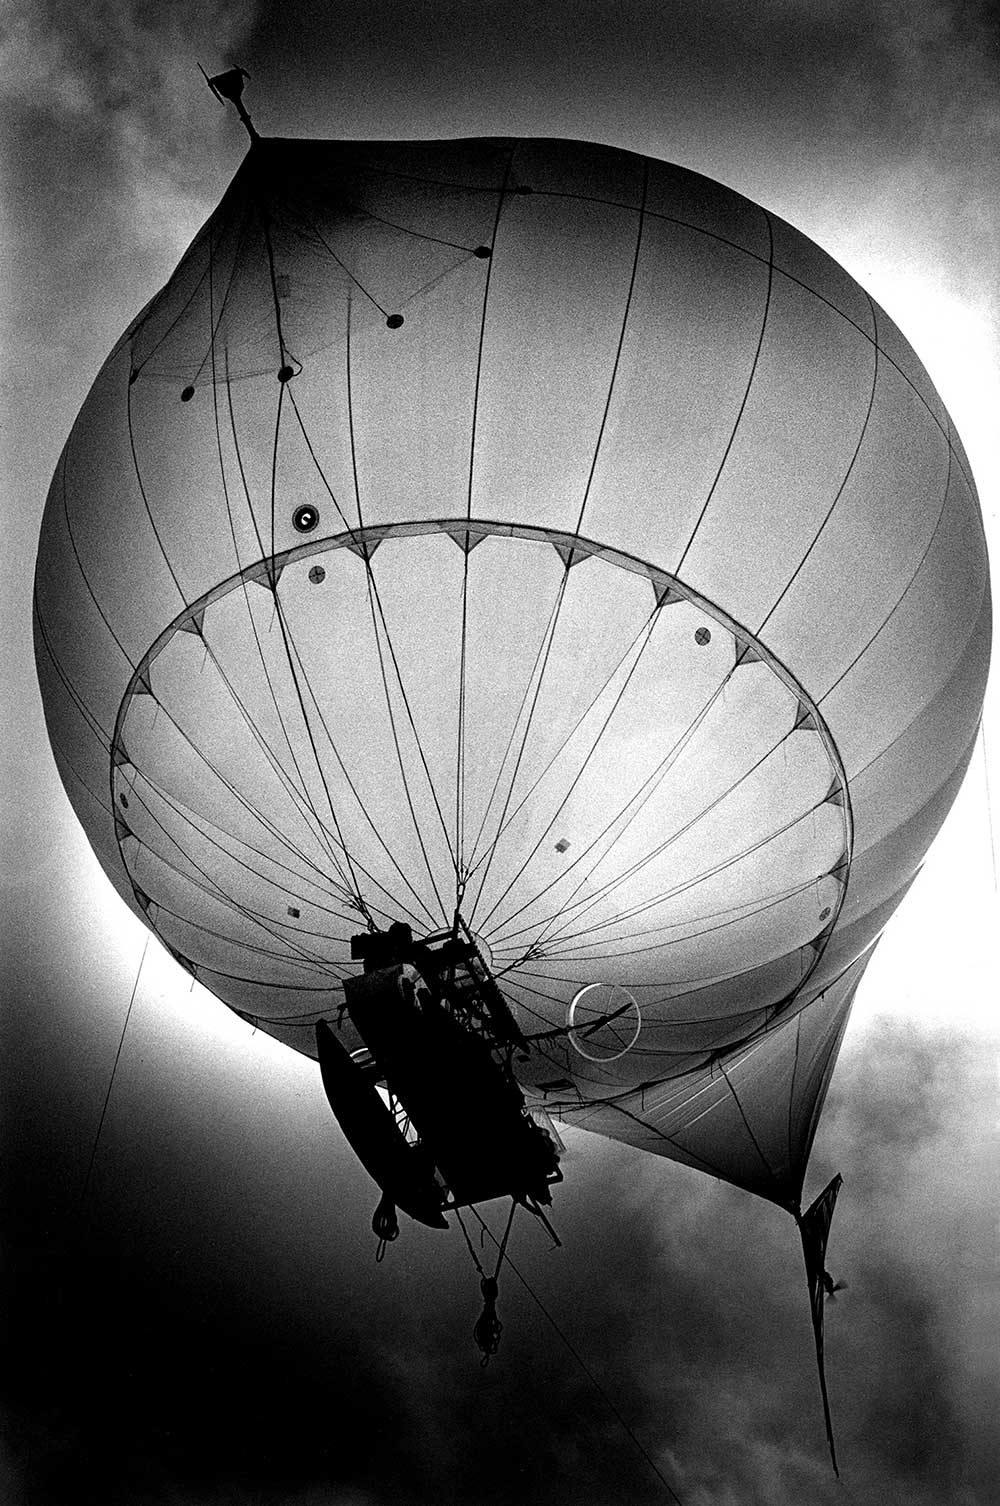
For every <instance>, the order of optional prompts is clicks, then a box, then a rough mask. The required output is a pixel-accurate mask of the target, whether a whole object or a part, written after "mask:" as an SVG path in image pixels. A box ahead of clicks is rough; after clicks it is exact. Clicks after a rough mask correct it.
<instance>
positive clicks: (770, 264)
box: [673, 209, 774, 575]
mask: <svg viewBox="0 0 1000 1506" xmlns="http://www.w3.org/2000/svg"><path fill="white" fill-rule="evenodd" d="M763 214H764V218H765V219H766V221H767V234H768V253H767V295H766V297H765V299H764V314H763V317H762V319H761V322H760V334H759V335H758V337H757V349H756V350H755V351H754V357H753V362H752V364H751V366H750V375H749V376H748V378H747V385H746V391H745V392H744V393H743V401H742V402H741V403H740V406H739V410H738V412H737V414H736V419H735V421H734V423H733V431H732V433H731V434H730V436H729V440H728V443H727V444H726V448H725V449H724V450H723V452H722V459H721V460H720V461H719V468H718V470H717V471H716V473H715V478H714V480H713V481H712V484H711V486H710V487H709V489H708V493H707V495H706V497H705V501H704V503H703V504H702V508H701V512H700V513H699V514H698V516H697V518H696V519H695V523H694V527H693V528H692V530H691V534H690V537H689V538H688V541H687V543H686V544H685V545H684V552H683V553H682V555H681V557H680V559H679V560H678V561H677V568H676V569H675V570H674V572H673V573H674V574H675V575H679V574H680V573H681V570H682V568H683V566H684V561H685V560H686V559H687V557H688V551H689V550H690V548H691V545H692V544H693V543H694V540H695V535H696V534H697V532H698V529H699V528H700V527H701V523H702V519H703V518H704V516H705V514H706V512H707V511H708V506H709V503H710V502H711V500H712V498H713V496H714V495H715V489H716V487H717V486H718V484H719V481H720V479H721V477H722V472H723V470H724V469H725V465H726V461H727V460H728V459H729V452H730V450H731V449H732V447H733V444H734V443H735V441H736V434H737V431H738V429H739V427H740V421H741V419H742V418H743V414H744V411H745V409H746V405H747V402H748V400H749V398H750V389H751V388H752V386H753V382H754V377H755V376H756V375H757V364H758V362H759V361H760V353H761V350H762V349H763V347H764V331H765V330H766V329H767V317H768V313H769V312H770V308H771V288H772V286H773V283H774V228H773V226H772V224H771V216H770V215H769V214H768V212H767V210H766V209H765V210H764V211H763Z"/></svg>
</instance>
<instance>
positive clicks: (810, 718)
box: [792, 701, 829, 798]
mask: <svg viewBox="0 0 1000 1506" xmlns="http://www.w3.org/2000/svg"><path fill="white" fill-rule="evenodd" d="M803 727H804V728H805V729H806V731H807V732H815V731H816V715H815V712H813V711H812V710H811V709H810V707H809V706H807V705H806V703H805V701H799V703H798V705H797V707H796V708H795V722H794V724H793V726H792V731H793V732H798V731H800V730H801V728H803ZM828 798H829V797H828Z"/></svg>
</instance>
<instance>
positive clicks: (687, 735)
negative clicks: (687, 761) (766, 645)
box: [498, 669, 734, 941]
mask: <svg viewBox="0 0 1000 1506" xmlns="http://www.w3.org/2000/svg"><path fill="white" fill-rule="evenodd" d="M733 672H734V671H733V670H732V669H730V670H728V671H727V672H726V674H725V675H724V676H723V678H722V679H721V680H720V681H719V684H718V685H717V686H716V688H715V690H713V692H712V694H711V695H710V696H709V697H708V699H707V700H706V701H704V702H703V704H702V705H701V707H700V708H699V710H698V712H697V714H696V715H695V717H694V718H693V720H692V721H691V722H690V723H689V725H688V726H687V727H686V728H685V729H684V731H683V732H682V733H681V734H680V736H679V737H678V738H677V740H676V741H675V743H674V744H673V746H672V747H671V748H669V749H668V750H667V752H666V753H665V754H664V756H663V758H662V759H661V760H660V762H659V763H658V764H657V766H656V768H655V769H654V770H653V772H652V773H651V774H647V776H646V778H645V779H644V780H643V782H642V784H640V785H639V787H638V789H637V790H636V791H635V792H634V793H633V794H632V795H630V796H629V797H628V799H627V800H626V801H625V803H624V805H622V806H620V807H619V809H618V810H617V811H616V813H615V814H614V815H613V816H612V818H611V820H610V821H608V822H607V823H606V824H605V826H604V827H603V828H602V829H601V831H599V832H598V833H597V836H596V837H594V839H593V841H591V842H590V843H588V845H587V846H586V847H585V848H584V849H583V851H582V852H581V853H580V854H579V855H578V856H577V857H575V858H574V859H573V861H572V863H568V864H567V865H566V867H565V868H564V869H563V870H562V872H561V873H560V874H559V875H558V876H557V877H556V878H554V879H553V880H552V881H551V882H550V883H548V884H546V885H545V886H544V888H542V889H539V890H538V892H537V893H536V894H534V895H532V897H531V898H530V899H529V900H527V901H525V903H524V904H523V905H521V906H520V908H519V909H517V910H514V911H512V912H511V914H510V915H508V916H506V918H505V919H504V920H503V921H502V922H501V923H500V924H501V926H507V925H509V924H510V922H511V921H512V920H515V919H516V918H517V916H518V915H522V914H523V913H524V911H525V910H527V909H529V908H530V906H531V905H533V904H534V903H535V902H536V901H537V900H539V899H541V897H542V895H543V894H547V893H548V892H549V890H551V889H554V888H555V887H556V885H557V884H560V883H561V882H562V881H563V879H564V878H566V877H567V875H568V874H569V873H571V872H572V870H573V869H574V868H576V867H577V866H578V864H580V863H582V862H583V861H584V859H585V858H586V857H587V856H588V854H589V853H591V852H593V850H594V848H595V847H596V846H597V845H598V843H599V842H602V841H603V840H604V838H605V837H606V836H607V835H608V834H609V832H611V831H612V830H613V828H614V827H615V826H616V825H617V823H618V822H619V821H620V820H621V819H622V817H623V816H624V815H625V813H626V811H627V810H628V808H629V806H630V805H635V809H634V810H633V812H632V814H631V815H630V816H629V817H628V820H627V821H626V822H625V824H624V826H623V827H622V829H621V831H620V832H619V833H618V835H617V836H616V837H615V838H614V840H613V841H612V842H611V844H610V845H609V846H608V848H607V850H606V851H605V852H604V853H602V854H601V856H600V857H599V858H598V859H597V861H596V862H595V863H594V864H593V866H592V867H591V868H590V869H589V870H588V871H587V872H586V873H585V874H584V875H583V877H582V878H581V880H580V882H579V883H578V884H577V886H576V888H575V889H573V890H572V891H571V892H570V895H569V897H568V899H567V900H566V902H565V903H564V904H562V905H560V907H559V909H557V910H554V911H553V912H552V914H551V915H550V916H548V917H547V918H546V919H544V920H542V921H535V922H532V923H531V924H530V925H527V926H521V927H520V928H519V929H518V930H517V931H512V932H510V933H508V935H507V936H503V937H499V938H498V939H499V940H504V941H505V940H509V939H510V937H511V936H520V935H523V933H524V931H526V930H532V929H533V928H534V926H535V925H541V926H542V927H543V932H542V934H544V928H545V927H550V926H552V925H554V924H555V922H556V921H557V920H558V919H559V918H560V916H562V915H563V914H565V912H566V910H567V909H568V907H569V905H570V903H571V902H572V901H573V899H574V898H575V896H576V895H577V894H579V892H580V890H581V889H582V888H583V886H584V884H586V883H588V882H589V880H590V878H591V877H592V875H593V874H594V873H596V871H597V869H598V868H599V867H600V865H601V863H603V862H604V861H605V859H606V858H607V857H608V856H609V855H610V853H611V852H612V851H613V850H614V848H615V846H616V844H617V843H618V842H620V841H621V839H622V837H623V836H624V835H625V833H626V832H627V831H628V829H629V827H630V826H631V825H632V822H633V821H634V820H635V819H636V817H637V816H638V815H639V814H640V812H641V811H642V809H643V808H644V806H645V805H646V804H647V803H648V801H649V800H650V799H651V798H652V797H653V795H654V794H655V793H656V791H657V789H658V788H659V786H660V785H661V784H662V782H663V780H664V779H665V778H666V777H667V775H668V774H669V772H670V770H671V769H672V768H673V766H674V764H675V763H676V761H677V759H678V758H679V757H680V755H681V753H682V752H683V751H684V749H685V748H686V747H687V745H688V743H689V742H690V740H691V738H692V737H693V736H694V734H695V733H696V732H697V730H698V728H699V727H700V726H701V724H702V722H703V721H704V720H705V718H706V717H707V716H708V714H709V712H710V711H711V710H712V707H713V706H714V705H715V703H716V701H717V700H718V698H719V696H720V695H722V693H723V691H724V689H725V687H726V685H727V684H728V683H729V680H730V678H731V676H732V674H733ZM647 786H648V788H647ZM643 791H645V793H643ZM636 801H638V802H639V803H638V805H636V804H635V803H636ZM581 903H582V902H581Z"/></svg>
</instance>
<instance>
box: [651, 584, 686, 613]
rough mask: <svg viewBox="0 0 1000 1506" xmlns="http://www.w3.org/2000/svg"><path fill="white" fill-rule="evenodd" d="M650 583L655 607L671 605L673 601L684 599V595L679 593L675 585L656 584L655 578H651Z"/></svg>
mask: <svg viewBox="0 0 1000 1506" xmlns="http://www.w3.org/2000/svg"><path fill="white" fill-rule="evenodd" d="M650 585H651V586H652V588H653V595H654V597H655V598H656V608H657V609H659V608H660V607H669V606H672V605H673V604H674V602H675V601H683V600H684V597H683V596H682V595H681V593H680V591H678V590H677V589H676V587H675V586H662V585H658V584H657V583H656V581H655V580H651V581H650Z"/></svg>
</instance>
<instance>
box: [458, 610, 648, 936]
mask: <svg viewBox="0 0 1000 1506" xmlns="http://www.w3.org/2000/svg"><path fill="white" fill-rule="evenodd" d="M658 621H659V614H658V613H655V612H654V613H652V614H651V615H650V618H649V622H648V623H647V625H646V630H645V631H646V638H645V642H644V643H643V644H642V647H641V648H640V649H639V652H638V653H637V654H636V656H635V660H634V662H633V664H632V667H631V668H630V669H629V671H628V674H627V675H626V676H625V679H624V680H623V682H622V685H621V688H620V690H619V691H618V694H617V695H616V696H615V698H614V700H613V701H612V703H611V709H610V710H609V711H608V714H607V716H606V717H605V719H604V722H603V723H602V725H601V727H600V729H599V730H598V733H597V736H596V737H595V738H594V741H593V742H592V743H591V745H590V748H589V749H588V751H587V754H586V757H585V758H584V760H583V762H582V763H581V765H580V767H579V769H578V770H577V772H576V774H575V775H574V776H573V779H572V781H571V783H570V785H569V788H568V789H567V791H566V793H565V795H564V796H563V798H562V800H561V801H560V802H559V805H558V806H557V807H556V810H555V813H554V815H553V816H552V818H551V820H550V821H549V823H548V825H547V826H546V827H545V829H544V830H543V831H542V832H541V834H540V836H539V837H538V839H537V841H536V842H535V845H534V847H532V849H531V851H530V852H529V853H528V855H527V857H526V858H525V859H524V861H523V863H522V864H521V866H520V868H518V870H517V872H516V873H515V874H514V877H513V878H512V879H511V880H510V883H509V884H508V885H507V887H506V889H504V891H503V893H502V894H501V895H500V897H499V898H498V899H497V901H496V903H495V904H494V905H493V907H492V909H490V911H489V912H488V913H487V914H486V915H484V916H483V918H482V920H481V921H480V927H481V928H483V929H484V928H485V927H486V925H487V924H488V923H489V921H490V920H491V919H492V917H493V916H494V915H495V914H496V912H497V910H498V909H499V908H500V906H501V905H502V904H503V901H504V900H505V899H506V898H507V895H508V894H509V893H510V891H511V889H513V887H514V885H515V884H516V883H517V881H518V879H519V878H520V877H521V875H522V874H523V873H524V871H525V869H526V868H527V866H528V864H529V863H530V862H531V860H532V858H533V857H534V856H535V854H536V853H537V852H538V850H539V848H540V847H541V845H542V843H543V842H544V841H545V838H546V837H547V836H548V835H549V833H550V832H551V830H552V828H553V827H554V826H555V824H556V822H557V821H558V819H559V817H560V815H561V814H562V812H563V811H564V810H565V808H566V805H567V803H568V801H569V799H570V797H571V796H572V794H573V791H574V790H575V789H576V787H577V785H578V784H579V782H580V780H581V779H582V778H583V775H584V771H585V770H586V768H587V765H588V764H589V763H590V760H591V759H592V758H593V757H594V755H595V753H596V752H597V749H598V746H599V744H600V741H601V739H602V738H603V736H604V734H605V732H606V731H607V730H608V727H609V726H610V724H611V721H612V720H613V718H614V715H615V712H616V711H617V710H618V707H619V706H620V705H621V703H622V700H623V699H624V696H625V692H626V691H627V690H628V687H629V685H630V683H631V681H632V676H633V675H634V674H635V672H636V670H637V669H638V668H639V664H640V661H641V659H642V656H643V654H644V653H645V652H646V649H647V648H648V647H649V644H650V641H651V639H652V636H653V630H654V628H655V626H656V624H657V622H658ZM526 798H527V797H526ZM512 819H513V818H512ZM499 837H500V833H499V832H498V833H497V840H499ZM497 924H498V925H502V924H503V922H502V921H498V922H497Z"/></svg>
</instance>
